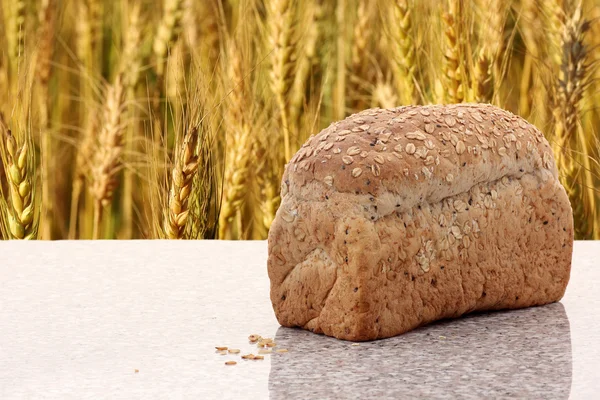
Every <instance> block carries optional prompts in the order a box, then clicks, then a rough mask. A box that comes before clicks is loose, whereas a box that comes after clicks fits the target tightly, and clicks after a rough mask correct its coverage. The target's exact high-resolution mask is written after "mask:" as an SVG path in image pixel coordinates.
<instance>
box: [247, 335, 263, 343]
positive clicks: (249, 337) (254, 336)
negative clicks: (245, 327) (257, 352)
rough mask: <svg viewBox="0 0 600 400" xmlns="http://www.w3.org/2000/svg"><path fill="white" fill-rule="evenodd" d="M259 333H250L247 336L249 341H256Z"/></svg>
mask: <svg viewBox="0 0 600 400" xmlns="http://www.w3.org/2000/svg"><path fill="white" fill-rule="evenodd" d="M260 338H261V337H260V335H250V336H248V340H249V341H251V342H257V341H258V340H259V339H260Z"/></svg>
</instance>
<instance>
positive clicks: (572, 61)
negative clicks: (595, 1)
mask: <svg viewBox="0 0 600 400" xmlns="http://www.w3.org/2000/svg"><path fill="white" fill-rule="evenodd" d="M588 30H589V22H588V21H587V20H585V19H583V18H582V15H581V4H579V5H578V6H577V7H576V8H575V10H574V12H573V14H572V16H571V17H570V18H569V19H567V20H566V22H565V23H564V25H563V33H562V38H561V47H562V54H563V56H562V59H561V66H560V72H559V79H558V81H557V82H556V88H555V97H556V98H555V104H554V112H553V115H554V119H555V121H554V124H555V131H554V138H553V139H554V140H553V150H554V155H555V157H556V164H557V167H558V169H559V171H560V173H561V176H560V177H561V182H562V184H563V186H564V187H565V189H566V191H567V193H568V195H569V198H570V200H571V204H572V205H573V214H574V219H575V221H576V223H575V234H576V236H577V237H578V238H587V237H590V235H591V233H592V232H591V229H590V228H591V226H590V225H591V224H588V220H587V216H588V214H589V213H590V211H591V212H592V215H593V213H594V212H595V208H596V203H595V200H596V199H595V194H594V193H593V192H590V191H588V190H587V187H593V186H594V182H593V179H592V178H591V177H590V176H589V170H590V164H589V151H588V150H589V147H588V146H589V144H588V143H587V139H586V137H585V135H584V134H583V132H582V131H581V128H580V126H579V121H580V119H581V109H580V108H581V101H582V98H583V95H584V92H585V87H586V85H587V83H588V82H589V76H588V68H589V65H588V62H587V59H588V55H587V46H586V43H585V36H586V33H587V32H588ZM586 175H587V176H588V177H587V178H586Z"/></svg>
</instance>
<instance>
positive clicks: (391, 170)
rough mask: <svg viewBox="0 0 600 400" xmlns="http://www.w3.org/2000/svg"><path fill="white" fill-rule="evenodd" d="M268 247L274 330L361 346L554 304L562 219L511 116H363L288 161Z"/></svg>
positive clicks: (566, 244) (432, 112)
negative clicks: (445, 322) (427, 327)
mask: <svg viewBox="0 0 600 400" xmlns="http://www.w3.org/2000/svg"><path fill="white" fill-rule="evenodd" d="M268 249H269V250H268V252H269V255H268V274H269V278H270V282H271V301H272V304H273V308H274V311H275V315H276V317H277V320H278V321H279V323H280V324H281V325H283V326H288V327H301V328H304V329H308V330H310V331H313V332H316V333H323V334H326V335H329V336H333V337H336V338H339V339H345V340H353V341H365V340H373V339H378V338H386V337H391V336H395V335H398V334H401V333H404V332H406V331H409V330H411V329H414V328H416V327H418V326H421V325H424V324H428V323H431V322H433V321H436V320H440V319H444V318H455V317H459V316H461V315H463V314H466V313H469V312H473V311H484V310H499V309H514V308H523V307H529V306H535V305H542V304H547V303H551V302H555V301H558V300H560V299H561V298H562V296H563V294H564V292H565V289H566V286H567V283H568V281H569V276H570V270H571V256H572V250H573V216H572V210H571V205H570V203H569V200H568V197H567V194H566V192H565V190H564V188H563V187H562V185H561V184H560V182H559V181H558V172H557V168H556V164H555V162H554V158H553V155H552V150H551V148H550V146H549V144H548V142H547V141H546V139H545V138H544V135H543V134H542V133H541V132H540V131H539V130H538V129H537V128H536V127H535V126H533V125H531V124H529V123H528V122H526V121H525V120H523V119H522V118H520V117H518V116H515V115H513V114H511V113H509V112H507V111H504V110H501V109H499V108H497V107H494V106H491V105H482V104H460V105H447V106H441V105H432V106H406V107H398V108H394V109H387V110H383V109H370V110H366V111H363V112H360V113H357V114H354V115H352V116H350V117H348V118H346V119H345V120H343V121H340V122H336V123H333V124H331V125H330V126H329V127H328V128H327V129H324V130H323V131H321V132H320V133H319V134H317V135H314V136H311V137H310V138H309V139H308V141H307V142H306V143H305V144H304V145H303V146H302V148H301V149H300V150H299V151H298V152H297V153H296V154H295V155H294V157H293V158H292V159H291V161H290V162H289V164H288V165H287V166H286V169H285V172H284V175H283V178H282V185H281V205H280V207H279V209H278V211H277V214H276V217H275V220H274V221H273V224H272V226H271V229H270V231H269V240H268Z"/></svg>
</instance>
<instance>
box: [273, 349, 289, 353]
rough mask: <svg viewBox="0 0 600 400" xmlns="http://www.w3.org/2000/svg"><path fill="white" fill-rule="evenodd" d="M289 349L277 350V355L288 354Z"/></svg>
mask: <svg viewBox="0 0 600 400" xmlns="http://www.w3.org/2000/svg"><path fill="white" fill-rule="evenodd" d="M287 352H288V349H277V350H275V353H287Z"/></svg>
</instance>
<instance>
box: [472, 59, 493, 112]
mask: <svg viewBox="0 0 600 400" xmlns="http://www.w3.org/2000/svg"><path fill="white" fill-rule="evenodd" d="M492 88H493V85H492V57H490V56H489V54H488V53H487V51H486V49H485V48H483V49H481V50H480V51H479V56H478V57H477V62H476V63H475V69H474V71H473V84H472V88H471V90H472V92H473V94H472V99H473V101H475V102H477V103H489V102H490V101H491V100H492Z"/></svg>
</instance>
